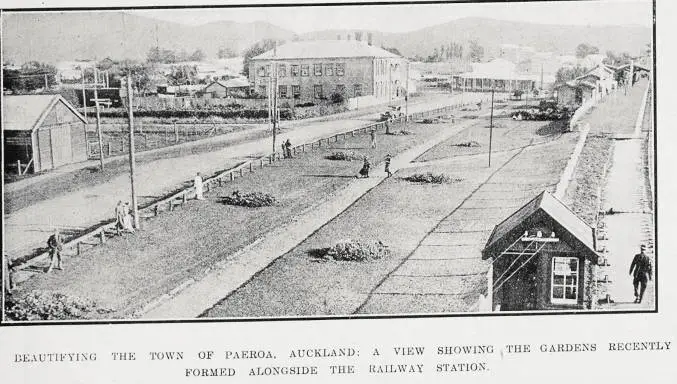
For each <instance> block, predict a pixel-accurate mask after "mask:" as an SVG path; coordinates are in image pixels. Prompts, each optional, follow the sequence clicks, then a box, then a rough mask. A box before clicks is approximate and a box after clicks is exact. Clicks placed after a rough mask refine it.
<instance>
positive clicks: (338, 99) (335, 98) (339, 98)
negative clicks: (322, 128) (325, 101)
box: [329, 92, 346, 104]
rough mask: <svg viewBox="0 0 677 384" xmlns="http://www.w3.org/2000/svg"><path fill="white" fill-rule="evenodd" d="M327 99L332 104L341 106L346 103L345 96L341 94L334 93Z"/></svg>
mask: <svg viewBox="0 0 677 384" xmlns="http://www.w3.org/2000/svg"><path fill="white" fill-rule="evenodd" d="M329 99H330V100H331V102H332V103H334V104H341V103H343V102H344V101H346V98H345V96H343V94H342V93H341V92H334V93H332V94H331V95H330V96H329Z"/></svg>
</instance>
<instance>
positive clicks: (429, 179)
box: [404, 172, 462, 184]
mask: <svg viewBox="0 0 677 384" xmlns="http://www.w3.org/2000/svg"><path fill="white" fill-rule="evenodd" d="M404 179H405V180H407V181H410V182H412V183H427V184H443V183H455V182H459V181H461V180H462V179H456V178H451V177H449V176H447V175H445V174H442V173H440V174H433V173H432V172H428V173H415V174H413V175H411V176H407V177H405V178H404Z"/></svg>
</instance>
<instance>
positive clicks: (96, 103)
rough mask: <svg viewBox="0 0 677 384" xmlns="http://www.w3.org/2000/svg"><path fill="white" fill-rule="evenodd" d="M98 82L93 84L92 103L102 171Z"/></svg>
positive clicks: (101, 135)
mask: <svg viewBox="0 0 677 384" xmlns="http://www.w3.org/2000/svg"><path fill="white" fill-rule="evenodd" d="M97 88H99V84H94V105H95V106H96V134H97V136H98V137H99V163H100V166H101V172H103V169H104V167H103V134H102V133H101V116H100V115H99V92H98V91H97Z"/></svg>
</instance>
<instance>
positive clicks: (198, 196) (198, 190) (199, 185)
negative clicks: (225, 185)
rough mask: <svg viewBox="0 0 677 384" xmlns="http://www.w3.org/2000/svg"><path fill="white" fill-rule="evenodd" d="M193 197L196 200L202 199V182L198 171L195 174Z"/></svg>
mask: <svg viewBox="0 0 677 384" xmlns="http://www.w3.org/2000/svg"><path fill="white" fill-rule="evenodd" d="M194 186H195V198H196V199H198V200H204V199H205V197H204V183H203V182H202V176H201V175H200V172H198V173H197V175H196V176H195V182H194Z"/></svg>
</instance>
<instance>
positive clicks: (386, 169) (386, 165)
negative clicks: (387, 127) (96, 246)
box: [385, 153, 393, 177]
mask: <svg viewBox="0 0 677 384" xmlns="http://www.w3.org/2000/svg"><path fill="white" fill-rule="evenodd" d="M392 158H393V157H392V156H390V153H389V154H387V155H386V158H385V172H386V174H387V175H388V177H390V176H392V175H393V174H392V172H390V160H392Z"/></svg>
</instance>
